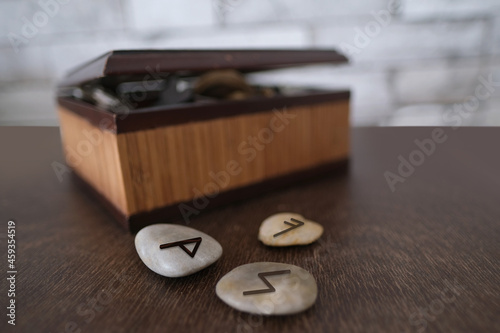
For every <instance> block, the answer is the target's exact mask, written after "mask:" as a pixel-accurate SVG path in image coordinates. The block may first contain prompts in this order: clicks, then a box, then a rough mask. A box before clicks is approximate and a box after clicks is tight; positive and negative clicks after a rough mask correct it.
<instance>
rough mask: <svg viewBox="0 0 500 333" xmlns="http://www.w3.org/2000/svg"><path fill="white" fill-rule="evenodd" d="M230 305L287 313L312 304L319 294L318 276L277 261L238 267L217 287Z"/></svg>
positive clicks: (247, 309) (248, 309) (265, 313)
mask: <svg viewBox="0 0 500 333" xmlns="http://www.w3.org/2000/svg"><path fill="white" fill-rule="evenodd" d="M215 292H216V294H217V296H219V298H220V299H221V300H222V301H223V302H224V303H226V304H227V305H229V306H231V307H233V308H235V309H237V310H240V311H243V312H249V313H254V314H263V315H287V314H294V313H298V312H302V311H304V310H306V309H308V308H309V307H311V306H312V305H313V304H314V302H315V301H316V297H317V296H318V287H317V285H316V281H315V280H314V277H313V276H312V275H311V274H310V273H309V272H308V271H306V270H305V269H303V268H300V267H298V266H294V265H288V264H281V263H276V262H255V263H252V264H246V265H242V266H239V267H236V268H235V269H233V270H232V271H230V272H229V273H227V274H226V275H224V276H223V277H222V279H220V280H219V282H218V283H217V286H216V287H215Z"/></svg>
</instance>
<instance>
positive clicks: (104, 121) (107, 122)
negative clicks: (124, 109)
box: [57, 97, 117, 133]
mask: <svg viewBox="0 0 500 333" xmlns="http://www.w3.org/2000/svg"><path fill="white" fill-rule="evenodd" d="M57 102H58V103H59V105H61V106H63V107H64V108H66V109H67V110H68V111H71V112H73V113H76V114H77V115H79V116H81V117H83V118H85V119H87V120H88V121H89V122H90V123H91V124H92V125H94V126H96V127H99V128H100V129H102V130H107V131H110V132H112V133H116V132H117V126H116V117H117V115H116V114H114V113H111V112H109V111H106V110H104V109H101V108H99V107H97V106H95V105H92V104H90V103H87V102H84V101H81V100H77V99H74V98H68V97H59V98H58V99H57Z"/></svg>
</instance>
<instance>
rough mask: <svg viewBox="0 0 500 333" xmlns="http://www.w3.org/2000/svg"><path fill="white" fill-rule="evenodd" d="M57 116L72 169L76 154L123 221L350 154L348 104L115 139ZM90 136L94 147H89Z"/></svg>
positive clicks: (66, 114)
mask: <svg viewBox="0 0 500 333" xmlns="http://www.w3.org/2000/svg"><path fill="white" fill-rule="evenodd" d="M59 114H60V119H61V125H62V126H61V131H62V138H63V142H64V146H65V151H66V152H69V153H68V154H67V156H68V158H69V161H71V158H72V156H73V155H75V154H76V155H77V157H78V159H79V160H80V161H79V162H78V163H72V164H73V165H72V166H73V168H74V169H75V170H76V172H77V173H78V174H79V175H80V176H81V177H82V178H83V179H85V180H86V181H87V182H89V183H90V184H91V185H92V186H93V187H95V188H96V189H97V190H98V191H99V192H100V193H101V194H102V195H104V197H106V198H108V200H109V201H111V203H112V204H114V205H115V206H116V207H117V208H118V209H119V210H120V211H121V212H122V213H123V214H124V215H126V216H130V215H133V214H136V213H142V212H148V211H151V210H153V209H157V208H161V207H164V206H170V205H173V204H176V203H180V202H184V201H189V200H191V199H193V198H195V197H198V196H201V195H205V196H207V197H208V196H210V197H212V196H213V195H217V193H218V192H219V191H227V190H231V189H235V188H238V187H242V186H246V185H250V184H255V183H259V182H262V181H265V180H267V179H271V178H275V177H278V176H281V175H286V174H290V173H294V172H297V171H301V170H307V169H309V168H312V167H315V166H318V165H322V164H326V163H331V162H335V161H339V160H342V159H345V158H347V156H348V153H349V142H348V138H349V133H348V131H349V102H348V101H339V102H334V103H322V104H315V105H311V106H302V107H294V108H289V109H284V110H275V112H273V110H271V111H268V112H260V113H253V114H248V115H240V116H237V117H225V118H218V119H214V120H208V121H202V122H190V123H186V124H181V125H175V126H166V127H158V128H155V129H149V130H144V131H135V132H128V133H122V134H118V135H113V134H111V133H110V132H108V131H103V130H101V129H99V128H98V127H96V126H94V125H92V124H90V123H89V122H87V121H86V120H85V119H83V118H82V117H80V116H78V115H76V114H73V113H72V112H70V111H68V110H65V109H64V108H62V107H61V108H60V111H59ZM284 115H285V116H284ZM280 117H281V118H280ZM286 117H289V118H286ZM89 133H90V134H89ZM90 135H95V136H96V137H98V138H99V141H98V143H96V144H91V143H89V142H91V140H89V138H88V137H89V136H90ZM250 140H253V141H250ZM95 141H97V140H95ZM84 143H86V145H84ZM83 147H89V148H85V149H82V148H83ZM87 150H88V151H89V153H87ZM82 152H84V154H82ZM234 165H236V167H234ZM234 170H236V171H237V172H233V171H234ZM221 172H222V173H224V174H226V176H227V177H228V178H227V180H226V181H222V183H224V182H227V184H225V185H224V186H223V185H221V182H218V181H217V180H214V175H216V174H219V173H221ZM210 183H212V185H215V187H214V186H210Z"/></svg>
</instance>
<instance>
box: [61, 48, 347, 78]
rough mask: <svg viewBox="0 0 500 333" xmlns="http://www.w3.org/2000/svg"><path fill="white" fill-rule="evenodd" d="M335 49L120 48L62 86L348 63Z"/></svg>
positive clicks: (80, 69) (87, 65)
mask: <svg viewBox="0 0 500 333" xmlns="http://www.w3.org/2000/svg"><path fill="white" fill-rule="evenodd" d="M345 62H347V58H346V57H345V56H343V55H342V54H340V53H338V52H337V51H335V50H128V51H126V50H120V51H111V52H109V53H106V54H105V55H103V56H101V57H98V58H96V59H94V60H92V61H90V62H87V63H85V64H83V65H81V66H80V67H78V68H76V69H75V70H73V71H71V72H70V73H69V74H68V75H67V76H66V78H65V79H64V80H63V81H62V82H61V83H60V84H59V87H71V86H78V85H81V84H84V83H85V82H89V81H92V80H96V79H101V78H110V77H127V76H138V75H148V74H152V73H173V72H175V73H179V72H181V73H185V74H186V75H190V74H198V73H202V72H206V71H209V70H214V69H236V70H238V71H240V72H254V71H262V70H270V69H279V68H286V67H294V66H299V65H309V64H321V63H334V64H339V63H345Z"/></svg>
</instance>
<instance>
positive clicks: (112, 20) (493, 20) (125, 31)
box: [0, 0, 500, 126]
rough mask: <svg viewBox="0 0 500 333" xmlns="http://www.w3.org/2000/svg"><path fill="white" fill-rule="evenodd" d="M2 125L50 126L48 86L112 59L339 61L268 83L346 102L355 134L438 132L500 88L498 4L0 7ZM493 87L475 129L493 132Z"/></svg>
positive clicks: (411, 1) (140, 1) (76, 0)
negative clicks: (303, 57)
mask: <svg viewBox="0 0 500 333" xmlns="http://www.w3.org/2000/svg"><path fill="white" fill-rule="evenodd" d="M0 33H1V36H2V38H1V39H0V125H17V124H20V125H55V124H57V116H56V113H55V108H54V88H53V87H54V85H55V83H56V82H57V80H59V79H60V78H61V77H62V76H63V75H64V73H65V72H66V71H67V70H68V69H70V68H72V67H74V66H76V65H79V64H81V63H82V62H84V61H87V60H89V59H91V58H93V57H96V56H98V55H101V54H103V53H104V52H107V51H109V50H112V49H139V48H175V49H179V48H188V49H193V48H310V47H321V48H325V47H334V48H337V49H341V50H344V51H345V52H346V53H347V54H348V56H349V57H350V59H351V63H350V64H349V65H348V66H344V67H339V68H335V67H329V66H315V67H310V68H303V69H297V70H286V71H280V72H279V73H276V74H273V75H268V74H266V75H264V78H265V79H268V80H270V81H275V82H296V83H297V84H308V85H315V86H321V87H349V88H350V89H352V91H353V106H352V122H353V124H354V125H358V126H359V125H411V124H415V125H418V124H435V125H440V124H441V123H442V122H443V120H442V116H441V114H442V112H443V110H445V109H446V108H447V107H448V106H449V105H452V104H453V103H461V102H463V101H464V100H465V99H466V98H467V96H470V95H472V94H474V89H475V88H476V86H477V84H478V78H479V76H480V75H483V76H484V75H486V76H487V75H489V74H493V75H494V78H495V80H496V81H500V1H499V0H481V1H477V0H400V1H395V0H359V1H355V0H352V1H345V0H309V1H305V0H169V1H165V0H100V1H97V0H2V1H1V2H0ZM499 109H500V87H499V88H498V91H495V92H494V94H493V96H492V97H491V98H489V99H488V100H487V101H485V102H483V103H481V105H480V106H479V108H478V110H477V111H476V112H475V114H474V117H470V118H468V119H467V122H466V124H471V125H484V124H491V125H500V116H499V115H498V114H499V112H497V111H496V110H499Z"/></svg>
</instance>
